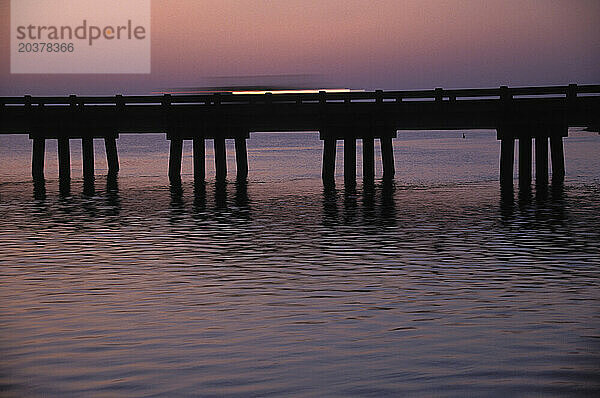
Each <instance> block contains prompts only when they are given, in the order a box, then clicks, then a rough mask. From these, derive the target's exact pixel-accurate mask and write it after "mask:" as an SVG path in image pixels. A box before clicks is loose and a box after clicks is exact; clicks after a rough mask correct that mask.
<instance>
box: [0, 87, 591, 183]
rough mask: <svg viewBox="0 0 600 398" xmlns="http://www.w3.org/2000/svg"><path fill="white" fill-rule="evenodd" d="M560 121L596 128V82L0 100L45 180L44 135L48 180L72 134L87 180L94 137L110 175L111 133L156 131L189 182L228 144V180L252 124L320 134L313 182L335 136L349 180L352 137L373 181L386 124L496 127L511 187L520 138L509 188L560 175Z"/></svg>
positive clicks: (385, 160) (221, 169)
mask: <svg viewBox="0 0 600 398" xmlns="http://www.w3.org/2000/svg"><path fill="white" fill-rule="evenodd" d="M569 127H587V128H589V129H591V130H595V131H599V130H600V85H585V86H578V85H575V84H571V85H568V86H553V87H520V88H508V87H500V88H492V89H458V90H444V89H441V88H437V89H435V90H421V91H379V90H378V91H374V92H346V93H337V92H336V93H326V92H319V93H315V94H306V93H302V94H269V93H267V94H239V95H233V94H231V95H226V94H212V95H169V94H165V95H152V96H124V95H116V96H103V97H100V96H94V97H90V96H75V95H71V96H69V97H32V96H28V95H26V96H24V97H2V98H0V134H29V137H30V138H31V139H32V140H33V156H32V175H33V178H34V180H40V179H41V180H43V178H44V154H45V140H47V139H57V140H58V158H59V178H60V179H61V180H62V181H68V180H69V179H70V168H71V167H70V149H69V140H71V139H81V140H82V148H83V151H82V154H83V176H84V180H93V178H94V150H93V140H94V139H103V140H104V142H105V145H106V155H107V163H108V172H109V175H115V174H116V173H117V172H118V170H119V161H118V155H117V145H116V139H117V138H118V136H119V133H156V132H164V133H166V136H167V139H168V140H170V154H169V166H168V170H169V171H168V173H169V179H170V181H171V182H174V183H176V182H179V181H180V180H181V159H182V147H183V140H193V153H194V179H195V180H196V181H202V180H204V178H205V174H206V173H205V140H206V139H212V140H213V145H214V153H215V172H216V179H217V180H223V179H225V178H226V176H227V163H226V152H225V148H226V147H225V140H226V139H233V140H235V153H236V165H237V178H238V179H242V180H245V179H246V178H247V176H248V156H247V150H246V140H247V139H248V138H249V133H250V132H252V131H319V133H320V139H321V140H322V141H323V164H322V177H323V180H324V181H325V182H330V181H333V179H334V174H335V153H336V142H337V140H343V141H344V180H345V182H346V183H347V184H352V183H354V182H355V180H356V140H359V139H360V140H362V148H363V156H362V169H363V178H364V179H365V181H372V180H373V179H374V177H375V156H374V145H375V140H378V141H379V142H380V145H381V158H382V167H383V178H384V179H391V178H393V177H394V174H395V170H394V153H393V149H392V140H393V138H395V137H396V132H397V130H449V129H451V130H466V129H495V130H496V131H497V137H498V139H499V140H501V153H500V181H501V183H502V185H503V186H512V182H513V164H514V156H515V154H514V146H515V145H514V143H515V140H518V142H519V159H518V165H519V166H518V167H519V184H520V186H521V187H528V186H530V185H531V182H532V172H531V171H532V149H533V148H532V143H533V142H535V159H536V167H535V170H536V173H535V178H536V183H539V184H546V183H547V182H548V161H549V159H548V145H550V153H551V159H552V176H553V179H557V180H562V179H563V178H564V175H565V166H564V153H563V137H566V136H567V134H568V128H569Z"/></svg>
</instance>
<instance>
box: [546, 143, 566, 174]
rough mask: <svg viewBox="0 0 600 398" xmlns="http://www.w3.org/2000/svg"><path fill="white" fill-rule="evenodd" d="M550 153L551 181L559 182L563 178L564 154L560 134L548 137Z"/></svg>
mask: <svg viewBox="0 0 600 398" xmlns="http://www.w3.org/2000/svg"><path fill="white" fill-rule="evenodd" d="M550 153H551V155H552V182H553V183H555V182H561V181H563V180H564V178H565V154H564V149H563V140H562V137H561V136H552V137H550Z"/></svg>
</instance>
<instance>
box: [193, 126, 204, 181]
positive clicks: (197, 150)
mask: <svg viewBox="0 0 600 398" xmlns="http://www.w3.org/2000/svg"><path fill="white" fill-rule="evenodd" d="M193 142H194V181H196V182H202V181H204V178H205V177H206V147H205V144H204V137H194V141H193Z"/></svg>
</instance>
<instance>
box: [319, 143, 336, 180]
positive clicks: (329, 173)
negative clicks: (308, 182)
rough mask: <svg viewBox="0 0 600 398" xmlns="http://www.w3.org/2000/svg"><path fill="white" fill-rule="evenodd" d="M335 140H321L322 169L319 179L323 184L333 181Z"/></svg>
mask: <svg viewBox="0 0 600 398" xmlns="http://www.w3.org/2000/svg"><path fill="white" fill-rule="evenodd" d="M335 147H336V139H335V138H334V137H325V138H324V139H323V168H322V169H321V178H322V179H323V182H326V183H331V182H333V181H334V180H335V149H336V148H335Z"/></svg>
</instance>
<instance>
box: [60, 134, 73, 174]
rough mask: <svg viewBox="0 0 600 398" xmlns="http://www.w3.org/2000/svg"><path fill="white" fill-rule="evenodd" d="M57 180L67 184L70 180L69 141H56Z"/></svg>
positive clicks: (62, 139) (62, 138) (66, 139)
mask: <svg viewBox="0 0 600 398" xmlns="http://www.w3.org/2000/svg"><path fill="white" fill-rule="evenodd" d="M58 179H59V180H61V181H63V182H67V181H70V180H71V150H70V148H69V139H68V138H66V137H61V138H59V139H58Z"/></svg>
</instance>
